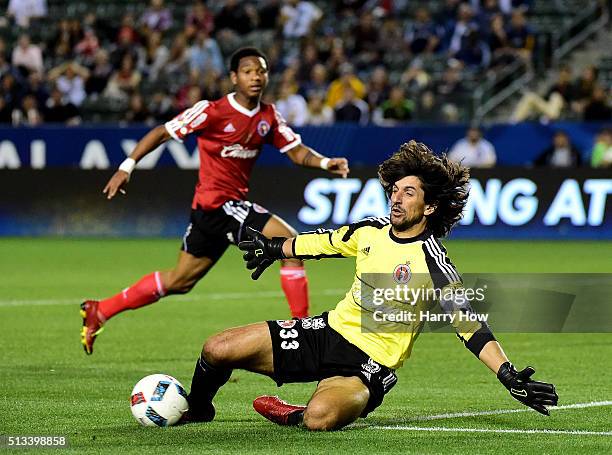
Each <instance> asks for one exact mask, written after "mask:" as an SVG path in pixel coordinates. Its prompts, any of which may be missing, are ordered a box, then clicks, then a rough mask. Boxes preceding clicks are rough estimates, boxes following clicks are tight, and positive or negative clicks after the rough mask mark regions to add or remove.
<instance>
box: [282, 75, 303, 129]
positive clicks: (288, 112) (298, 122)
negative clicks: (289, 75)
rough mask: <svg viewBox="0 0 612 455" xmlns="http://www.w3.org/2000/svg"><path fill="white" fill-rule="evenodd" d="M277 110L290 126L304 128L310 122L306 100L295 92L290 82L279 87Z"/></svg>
mask: <svg viewBox="0 0 612 455" xmlns="http://www.w3.org/2000/svg"><path fill="white" fill-rule="evenodd" d="M276 109H278V112H280V114H281V115H282V116H283V117H284V118H285V120H287V123H289V125H292V126H304V125H305V124H306V122H307V121H308V106H307V105H306V100H305V99H304V97H303V96H302V95H300V94H297V93H295V92H294V91H293V89H292V87H291V84H290V83H289V82H283V83H282V84H281V85H280V87H279V90H278V98H277V101H276Z"/></svg>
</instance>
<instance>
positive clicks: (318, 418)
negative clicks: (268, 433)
mask: <svg viewBox="0 0 612 455" xmlns="http://www.w3.org/2000/svg"><path fill="white" fill-rule="evenodd" d="M369 398H370V392H369V390H368V388H367V387H366V386H365V384H364V383H363V382H362V381H361V379H359V378H358V377H356V376H351V377H342V376H334V377H331V378H327V379H324V380H322V381H321V382H320V383H319V385H318V387H317V389H316V390H315V393H314V394H313V395H312V398H311V399H310V401H309V402H308V405H307V406H296V405H292V404H289V403H287V402H285V401H283V400H281V399H280V398H278V397H270V396H263V397H259V398H257V399H256V400H255V401H254V402H253V407H254V408H255V410H256V411H257V412H258V413H259V414H261V415H262V416H264V417H265V418H266V419H268V420H271V421H272V422H274V423H277V424H279V425H301V424H302V425H303V426H304V427H306V428H307V429H309V430H315V431H325V430H338V429H340V428H342V427H344V426H346V425H348V424H350V423H352V422H354V421H355V420H357V418H358V417H359V416H360V415H361V414H362V413H363V411H364V409H365V408H366V406H367V404H368V400H369Z"/></svg>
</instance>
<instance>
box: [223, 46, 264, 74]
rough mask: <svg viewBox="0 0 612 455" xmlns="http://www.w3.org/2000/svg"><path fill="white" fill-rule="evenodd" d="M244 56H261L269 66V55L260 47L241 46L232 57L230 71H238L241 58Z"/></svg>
mask: <svg viewBox="0 0 612 455" xmlns="http://www.w3.org/2000/svg"><path fill="white" fill-rule="evenodd" d="M244 57H261V58H263V59H264V61H265V62H266V67H267V66H268V57H266V54H264V53H263V52H261V51H260V50H259V49H257V48H256V47H241V48H240V49H238V50H237V51H236V52H234V53H233V54H232V56H231V57H230V71H233V72H234V73H237V72H238V66H239V65H240V59H241V58H244Z"/></svg>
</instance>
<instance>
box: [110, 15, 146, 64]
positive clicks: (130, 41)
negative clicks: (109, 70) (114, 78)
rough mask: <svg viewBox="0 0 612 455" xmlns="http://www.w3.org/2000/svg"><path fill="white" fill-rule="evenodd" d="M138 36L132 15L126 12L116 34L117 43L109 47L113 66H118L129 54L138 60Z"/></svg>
mask: <svg viewBox="0 0 612 455" xmlns="http://www.w3.org/2000/svg"><path fill="white" fill-rule="evenodd" d="M139 40H140V37H139V35H138V33H137V32H136V29H135V28H134V17H133V16H132V15H131V14H126V15H125V16H123V18H122V23H121V27H120V29H119V33H118V34H117V43H116V44H114V45H113V46H112V47H111V48H110V60H111V64H112V65H113V68H119V66H120V65H121V61H122V60H123V57H125V56H126V55H130V56H131V57H132V58H133V59H134V61H136V60H138V50H139V48H140V44H139Z"/></svg>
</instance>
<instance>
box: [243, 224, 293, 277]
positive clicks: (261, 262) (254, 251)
mask: <svg viewBox="0 0 612 455" xmlns="http://www.w3.org/2000/svg"><path fill="white" fill-rule="evenodd" d="M247 234H248V235H249V237H251V240H248V241H245V242H240V243H239V244H238V248H240V249H241V250H243V251H246V253H244V255H243V256H242V258H243V259H244V260H245V261H246V266H247V269H249V270H253V269H255V271H254V272H253V273H252V274H251V278H253V279H254V280H256V279H257V278H259V277H260V276H261V274H262V273H263V272H264V270H266V269H267V268H268V267H270V266H271V265H272V263H273V262H274V261H276V260H277V259H285V255H284V254H283V243H285V240H287V239H286V238H285V237H272V238H271V239H269V238H267V237H266V236H264V235H263V234H262V233H261V232H259V231H257V230H255V229H253V228H251V227H247Z"/></svg>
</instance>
